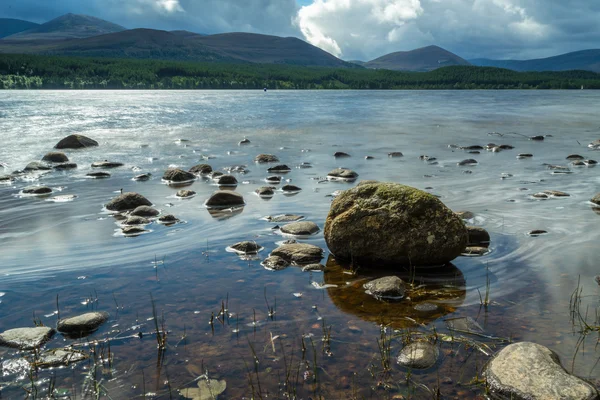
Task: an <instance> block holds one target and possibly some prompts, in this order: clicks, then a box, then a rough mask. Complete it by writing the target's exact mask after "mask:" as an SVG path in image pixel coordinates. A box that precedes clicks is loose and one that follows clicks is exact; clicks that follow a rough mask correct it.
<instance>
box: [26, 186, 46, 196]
mask: <svg viewBox="0 0 600 400" xmlns="http://www.w3.org/2000/svg"><path fill="white" fill-rule="evenodd" d="M21 192H22V193H23V194H36V195H40V194H50V193H52V189H51V188H49V187H48V186H28V187H26V188H23V190H21Z"/></svg>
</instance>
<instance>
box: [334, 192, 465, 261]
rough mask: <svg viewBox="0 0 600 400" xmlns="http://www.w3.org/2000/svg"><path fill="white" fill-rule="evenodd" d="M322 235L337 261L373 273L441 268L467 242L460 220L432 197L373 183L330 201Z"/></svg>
mask: <svg viewBox="0 0 600 400" xmlns="http://www.w3.org/2000/svg"><path fill="white" fill-rule="evenodd" d="M324 233H325V241H326V242H327V246H328V247H329V250H330V251H331V253H332V254H334V255H335V257H336V258H339V259H341V260H347V261H350V260H352V261H353V262H357V263H359V264H360V265H362V266H373V267H377V266H409V265H412V266H420V265H440V264H445V263H447V262H449V261H451V260H453V259H454V258H456V257H458V256H459V255H460V254H461V252H462V251H463V250H464V249H465V247H466V245H467V240H468V235H467V230H466V228H465V225H464V223H463V222H462V220H461V219H460V217H459V216H457V215H456V214H455V213H454V212H453V211H452V210H450V209H449V208H448V207H446V206H445V205H444V204H443V203H442V202H441V201H440V200H439V199H438V198H437V197H435V196H433V195H431V194H429V193H426V192H423V191H422V190H419V189H415V188H413V187H410V186H405V185H400V184H397V183H382V182H373V181H369V182H364V183H361V184H359V185H358V186H356V187H355V188H352V189H349V190H346V191H343V192H342V193H341V194H340V195H339V196H337V197H336V198H335V199H334V201H333V202H332V204H331V209H330V210H329V215H328V216H327V220H326V221H325V230H324Z"/></svg>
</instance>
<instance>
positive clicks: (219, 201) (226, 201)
mask: <svg viewBox="0 0 600 400" xmlns="http://www.w3.org/2000/svg"><path fill="white" fill-rule="evenodd" d="M204 205H205V206H206V207H212V208H229V207H241V206H243V205H245V203H244V197H243V196H242V195H241V194H239V193H237V192H234V191H231V190H217V191H216V192H214V193H213V194H212V195H211V196H210V198H209V199H208V200H206V203H204Z"/></svg>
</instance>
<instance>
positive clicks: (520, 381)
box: [484, 342, 598, 400]
mask: <svg viewBox="0 0 600 400" xmlns="http://www.w3.org/2000/svg"><path fill="white" fill-rule="evenodd" d="M484 377H485V379H486V381H487V385H488V386H489V388H490V390H491V392H492V393H496V394H497V395H500V396H504V397H506V398H511V399H515V400H532V399H556V400H559V399H572V400H594V399H598V392H597V390H596V389H594V387H593V386H592V385H590V384H589V383H587V382H585V381H584V380H582V379H579V378H578V377H576V376H574V375H571V374H569V373H568V372H567V371H566V370H565V369H564V368H563V367H562V366H561V364H560V360H559V357H558V355H557V354H556V353H554V352H553V351H552V350H550V349H548V348H547V347H544V346H542V345H539V344H536V343H531V342H520V343H513V344H511V345H508V346H506V347H505V348H504V349H502V350H501V351H500V352H498V353H497V354H496V355H495V356H494V358H493V359H491V360H490V361H489V362H488V364H487V366H486V368H485V370H484Z"/></svg>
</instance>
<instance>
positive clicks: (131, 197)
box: [106, 192, 152, 211]
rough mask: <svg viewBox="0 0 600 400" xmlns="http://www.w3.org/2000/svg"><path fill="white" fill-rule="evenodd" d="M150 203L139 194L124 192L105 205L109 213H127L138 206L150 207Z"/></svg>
mask: <svg viewBox="0 0 600 400" xmlns="http://www.w3.org/2000/svg"><path fill="white" fill-rule="evenodd" d="M151 205H152V203H150V201H149V200H148V199H147V198H145V197H144V196H142V195H141V194H139V193H135V192H125V193H123V194H121V195H119V196H117V197H115V198H114V199H112V200H111V201H109V202H108V203H107V204H106V209H107V210H110V211H129V210H134V209H135V208H136V207H139V206H151Z"/></svg>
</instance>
